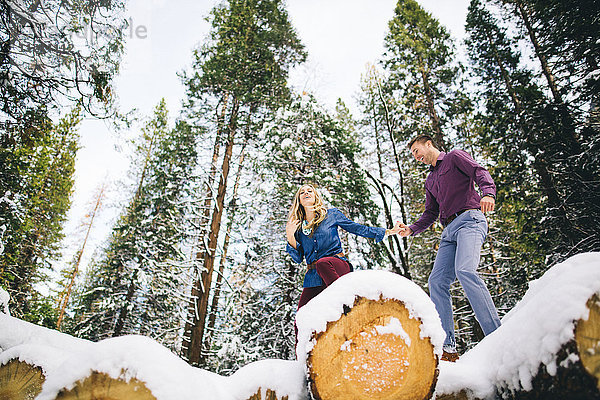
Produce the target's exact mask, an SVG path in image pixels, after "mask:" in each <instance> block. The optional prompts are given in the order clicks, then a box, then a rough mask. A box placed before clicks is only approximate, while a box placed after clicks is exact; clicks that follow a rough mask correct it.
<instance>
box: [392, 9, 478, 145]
mask: <svg viewBox="0 0 600 400" xmlns="http://www.w3.org/2000/svg"><path fill="white" fill-rule="evenodd" d="M383 64H384V66H385V69H386V71H388V72H389V78H388V84H389V85H390V86H391V88H390V90H393V91H395V92H397V103H398V106H399V107H400V109H401V110H404V114H405V115H408V116H409V117H410V118H409V119H404V118H401V116H399V117H398V118H399V121H402V122H403V124H404V125H405V126H406V128H408V129H410V132H412V134H414V133H416V132H423V133H430V134H432V136H433V137H434V138H435V139H436V141H437V142H438V144H439V145H440V146H442V148H443V149H446V148H447V147H448V144H449V141H448V140H449V139H448V136H449V135H450V134H451V133H453V132H456V131H458V130H459V128H460V126H461V125H462V124H464V121H462V120H461V115H462V114H463V113H464V112H465V111H466V110H468V108H469V104H470V102H469V100H468V98H467V97H466V95H465V94H464V93H463V92H462V91H461V88H460V85H461V83H462V82H461V72H462V67H461V66H460V64H458V63H457V62H456V55H455V50H454V43H453V41H452V39H451V37H450V34H449V33H448V31H447V30H446V28H444V27H443V26H442V25H440V23H439V21H438V20H436V19H435V18H433V17H432V15H431V14H430V13H428V12H426V11H425V10H424V9H423V8H422V7H421V6H420V5H419V4H418V3H417V2H416V1H415V0H399V1H398V4H397V5H396V9H395V14H394V17H393V18H392V20H391V21H390V22H389V33H388V35H387V36H386V38H385V53H384V55H383ZM425 121H427V122H425Z"/></svg>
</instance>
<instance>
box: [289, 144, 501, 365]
mask: <svg viewBox="0 0 600 400" xmlns="http://www.w3.org/2000/svg"><path fill="white" fill-rule="evenodd" d="M408 147H409V149H410V151H411V153H412V155H413V157H414V158H415V159H416V160H417V161H420V162H423V163H425V164H427V165H429V166H430V171H429V174H428V176H427V179H426V181H425V211H424V212H423V214H422V215H421V217H420V218H419V219H418V220H417V221H416V222H415V223H414V224H412V225H410V226H407V225H405V224H403V223H401V222H397V223H396V224H395V225H394V227H392V228H391V229H385V228H378V227H370V226H365V225H361V224H358V223H356V222H353V221H351V220H350V219H348V218H347V217H346V216H345V215H344V214H342V213H341V212H340V211H339V210H338V209H336V208H330V209H327V208H326V207H325V205H324V202H323V199H322V197H321V195H320V194H319V192H318V191H317V190H316V188H315V187H314V186H312V185H302V186H301V187H300V189H298V191H297V192H296V195H295V196H294V200H293V203H292V207H291V209H290V213H289V217H288V222H287V225H286V237H287V242H288V243H287V252H288V253H289V254H290V256H291V257H292V259H293V260H294V261H295V262H297V263H301V262H302V261H303V260H306V264H307V266H308V269H307V272H306V275H305V277H304V283H303V290H302V294H301V296H300V301H299V304H298V308H300V307H302V306H303V305H305V304H306V303H308V302H309V301H310V300H311V299H312V298H314V297H315V296H317V295H318V294H319V293H321V292H322V291H323V290H324V289H325V288H326V287H327V286H329V285H330V284H331V283H332V282H333V281H335V280H336V279H337V278H339V277H340V276H342V275H345V274H347V273H349V272H350V271H351V270H352V266H351V265H350V263H349V262H348V258H347V257H346V255H345V254H344V252H343V249H342V243H341V241H340V237H339V235H338V227H340V228H342V229H344V230H346V231H348V232H350V233H353V234H355V235H359V236H362V237H366V238H372V239H375V241H376V242H380V241H382V240H383V239H384V238H385V237H386V236H389V235H397V234H399V235H401V236H409V235H417V234H419V233H421V232H423V231H424V230H426V229H427V228H429V227H430V226H431V225H432V224H433V223H434V222H435V221H436V219H437V218H438V217H439V218H440V222H441V223H442V225H443V226H444V230H443V232H442V236H441V239H440V246H439V249H438V252H437V255H436V258H435V262H434V266H433V270H432V271H431V274H430V275H429V280H428V286H429V294H430V297H431V299H432V301H433V303H434V304H435V307H436V310H437V312H438V314H439V315H440V319H441V321H442V327H443V329H444V331H445V332H446V340H445V341H444V354H443V356H442V360H447V361H455V360H456V359H458V353H457V351H456V341H455V337H454V320H453V315H452V299H451V296H450V285H451V284H452V283H453V282H454V281H455V280H456V279H458V280H459V282H460V284H461V285H462V287H463V289H464V290H465V293H466V295H467V298H468V299H469V303H470V304H471V307H472V308H473V311H474V312H475V317H476V318H477V321H478V322H479V324H480V326H481V328H482V330H483V332H484V333H485V334H486V335H488V334H489V333H491V332H493V331H494V330H495V329H496V328H498V326H500V319H499V318H498V312H497V310H496V307H495V306H494V303H493V301H492V298H491V296H490V293H489V291H488V289H487V287H486V286H485V283H484V282H483V280H482V279H481V278H480V277H479V275H478V274H477V268H478V266H479V259H480V251H481V246H482V244H483V242H484V240H485V238H486V235H487V231H488V226H487V221H486V218H485V216H484V214H483V213H485V212H488V211H493V210H494V206H495V195H496V186H495V184H494V181H493V180H492V178H491V176H490V174H489V172H488V171H487V170H486V169H485V168H483V167H482V166H481V165H479V164H478V163H477V162H475V161H474V160H473V158H472V157H471V156H470V155H469V154H467V153H466V152H464V151H462V150H453V151H450V152H448V153H445V152H443V151H440V150H439V149H438V147H437V146H436V145H435V143H434V141H433V138H432V137H431V136H428V135H420V136H417V137H416V138H414V139H413V140H412V141H411V142H410V143H409V145H408ZM475 183H476V184H477V186H478V187H479V189H480V191H481V195H480V194H479V193H478V192H477V191H476V190H475V185H474V184H475Z"/></svg>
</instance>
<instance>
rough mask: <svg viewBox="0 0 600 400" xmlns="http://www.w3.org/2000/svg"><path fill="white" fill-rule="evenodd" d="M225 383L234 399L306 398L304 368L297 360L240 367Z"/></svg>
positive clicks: (273, 399)
mask: <svg viewBox="0 0 600 400" xmlns="http://www.w3.org/2000/svg"><path fill="white" fill-rule="evenodd" d="M227 380H228V386H229V387H230V388H231V391H232V392H233V393H232V394H233V397H234V398H235V399H236V400H265V399H267V400H303V399H307V398H308V391H307V390H306V382H305V378H304V367H303V365H302V364H300V363H299V362H298V361H285V360H262V361H256V362H253V363H250V364H248V365H246V366H244V367H242V368H240V369H239V370H237V371H236V372H235V373H234V374H233V375H231V376H230V377H228V378H227Z"/></svg>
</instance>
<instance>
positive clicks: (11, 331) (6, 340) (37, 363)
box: [0, 313, 92, 400]
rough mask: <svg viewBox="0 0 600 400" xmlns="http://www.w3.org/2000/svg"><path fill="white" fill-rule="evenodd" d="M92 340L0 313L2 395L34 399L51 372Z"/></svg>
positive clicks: (0, 392) (0, 386)
mask: <svg viewBox="0 0 600 400" xmlns="http://www.w3.org/2000/svg"><path fill="white" fill-rule="evenodd" d="M91 344H92V343H91V342H88V341H86V340H81V339H76V338H74V337H72V336H69V335H66V334H63V333H60V332H58V331H54V330H52V329H48V328H44V327H41V326H37V325H34V324H31V323H29V322H25V321H21V320H19V319H17V318H13V317H11V316H9V315H7V314H3V313H0V351H1V352H0V399H15V400H20V399H33V398H34V397H35V396H37V395H38V394H39V393H40V392H41V390H42V384H43V383H44V380H45V377H46V376H47V375H48V373H50V372H51V371H53V370H55V369H56V368H57V367H58V365H60V364H61V363H62V361H63V360H65V359H66V358H67V357H68V356H69V355H70V354H71V353H72V352H73V351H77V350H78V349H83V348H85V347H87V346H90V345H91Z"/></svg>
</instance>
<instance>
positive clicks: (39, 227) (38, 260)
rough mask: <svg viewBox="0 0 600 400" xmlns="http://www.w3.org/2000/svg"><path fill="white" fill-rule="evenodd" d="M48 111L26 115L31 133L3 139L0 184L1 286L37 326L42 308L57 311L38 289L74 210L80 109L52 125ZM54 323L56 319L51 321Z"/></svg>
mask: <svg viewBox="0 0 600 400" xmlns="http://www.w3.org/2000/svg"><path fill="white" fill-rule="evenodd" d="M45 115H46V113H45V111H44V110H41V111H40V113H35V114H28V118H30V119H31V121H32V124H31V125H30V126H31V129H29V130H20V129H18V128H15V129H14V131H11V132H10V134H9V135H7V136H2V138H3V139H4V142H3V144H2V149H1V151H0V163H1V164H2V165H3V168H2V174H1V176H0V183H1V186H0V187H1V188H2V194H1V197H0V232H2V243H3V246H2V247H3V252H2V253H1V254H0V284H1V285H2V286H4V287H6V289H7V291H8V292H9V293H10V295H11V300H12V302H13V303H12V304H11V310H12V312H13V313H14V315H15V316H17V317H21V318H25V319H27V320H32V321H39V320H40V318H42V316H38V315H36V314H38V313H40V310H37V308H38V307H43V308H45V309H53V306H51V305H50V303H48V302H46V300H44V299H43V298H42V297H41V296H40V295H39V294H38V293H37V292H36V290H35V289H34V285H35V284H36V283H37V282H40V281H42V280H43V279H44V270H45V269H47V268H48V267H49V264H48V261H47V260H49V259H52V258H53V257H55V256H57V255H58V244H59V242H60V240H61V238H62V223H63V222H64V221H65V219H66V213H67V211H68V209H69V207H70V204H71V202H70V194H71V191H72V188H73V173H74V170H75V155H76V152H77V149H78V140H79V135H78V133H77V126H78V124H79V122H80V120H81V118H80V108H79V107H77V108H75V109H74V110H73V111H72V112H71V113H70V114H68V115H67V116H65V117H64V118H63V119H61V120H60V122H59V123H58V124H53V123H52V122H51V121H50V120H49V119H48V118H47V117H46V116H45ZM50 319H51V320H53V322H50V321H46V323H48V324H50V325H54V324H55V323H56V315H52V316H51V317H50Z"/></svg>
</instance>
